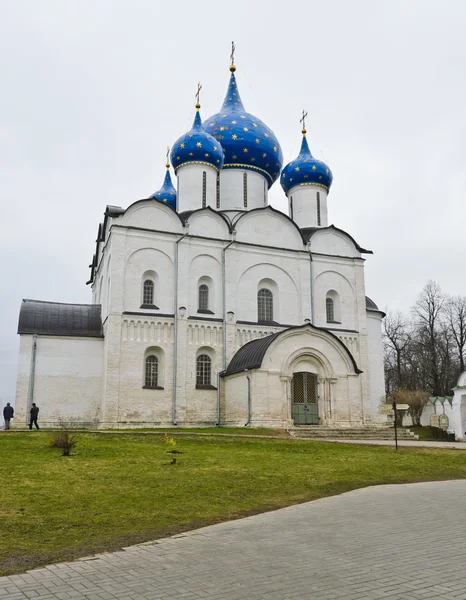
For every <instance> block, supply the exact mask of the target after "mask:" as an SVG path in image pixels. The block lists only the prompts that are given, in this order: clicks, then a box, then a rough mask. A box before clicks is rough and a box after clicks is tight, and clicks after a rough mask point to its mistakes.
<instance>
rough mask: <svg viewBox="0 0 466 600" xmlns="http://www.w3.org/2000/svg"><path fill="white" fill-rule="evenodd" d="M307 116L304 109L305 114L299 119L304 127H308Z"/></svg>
mask: <svg viewBox="0 0 466 600" xmlns="http://www.w3.org/2000/svg"><path fill="white" fill-rule="evenodd" d="M306 117H307V112H306V111H305V110H303V116H302V117H301V118H300V119H299V122H300V123H302V124H303V129H306Z"/></svg>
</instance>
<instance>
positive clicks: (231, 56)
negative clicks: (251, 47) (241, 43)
mask: <svg viewBox="0 0 466 600" xmlns="http://www.w3.org/2000/svg"><path fill="white" fill-rule="evenodd" d="M235 50H236V48H235V42H231V54H230V60H231V65H232V66H233V65H234V64H235Z"/></svg>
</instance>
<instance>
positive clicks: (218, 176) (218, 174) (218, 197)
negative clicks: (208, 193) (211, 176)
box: [217, 173, 220, 208]
mask: <svg viewBox="0 0 466 600" xmlns="http://www.w3.org/2000/svg"><path fill="white" fill-rule="evenodd" d="M217 208H220V173H217Z"/></svg>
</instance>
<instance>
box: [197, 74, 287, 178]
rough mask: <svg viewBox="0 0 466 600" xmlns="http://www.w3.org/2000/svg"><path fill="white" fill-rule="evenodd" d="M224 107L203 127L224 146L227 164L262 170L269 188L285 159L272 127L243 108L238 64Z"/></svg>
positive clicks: (240, 167) (237, 167)
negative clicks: (236, 74) (237, 83)
mask: <svg viewBox="0 0 466 600" xmlns="http://www.w3.org/2000/svg"><path fill="white" fill-rule="evenodd" d="M230 71H231V76H230V84H229V86H228V91H227V95H226V96H225V100H224V102H223V106H222V109H221V111H220V112H219V113H217V114H216V115H213V116H212V117H209V118H208V119H207V121H205V122H204V127H205V128H206V130H207V131H208V132H209V133H211V134H212V135H213V136H214V137H215V138H216V139H217V140H218V141H219V142H220V143H221V144H222V147H223V151H224V153H225V162H224V165H223V167H224V168H232V169H235V168H236V169H248V170H250V171H256V172H259V173H262V175H264V176H265V178H266V179H267V183H268V186H269V188H270V187H271V186H272V184H273V183H274V182H275V181H276V180H277V179H278V176H279V175H280V169H281V167H282V163H283V154H282V149H281V148H280V144H279V143H278V140H277V138H276V137H275V135H274V133H273V131H272V130H271V129H270V128H269V127H267V125H266V124H265V123H263V122H262V121H261V120H260V119H258V118H257V117H255V116H254V115H251V114H250V113H248V112H246V111H245V110H244V106H243V103H242V102H241V98H240V95H239V90H238V87H237V85H236V79H235V67H234V66H233V65H232V66H231V67H230Z"/></svg>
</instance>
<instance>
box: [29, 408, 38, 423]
mask: <svg viewBox="0 0 466 600" xmlns="http://www.w3.org/2000/svg"><path fill="white" fill-rule="evenodd" d="M29 413H30V415H31V419H30V421H29V429H32V425H33V424H34V425H35V426H36V429H39V425H37V417H38V416H39V407H38V406H36V403H35V402H33V403H32V408H31V410H30V411H29Z"/></svg>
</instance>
